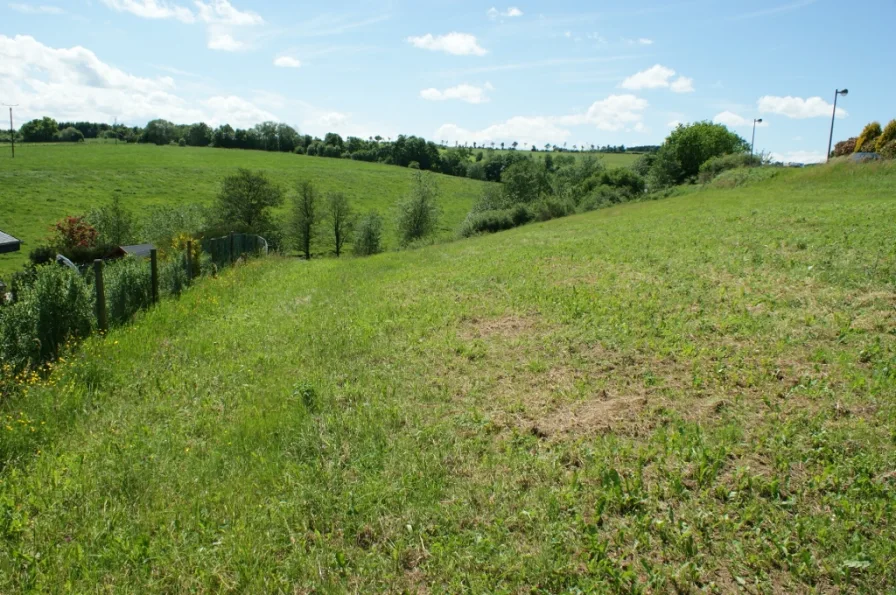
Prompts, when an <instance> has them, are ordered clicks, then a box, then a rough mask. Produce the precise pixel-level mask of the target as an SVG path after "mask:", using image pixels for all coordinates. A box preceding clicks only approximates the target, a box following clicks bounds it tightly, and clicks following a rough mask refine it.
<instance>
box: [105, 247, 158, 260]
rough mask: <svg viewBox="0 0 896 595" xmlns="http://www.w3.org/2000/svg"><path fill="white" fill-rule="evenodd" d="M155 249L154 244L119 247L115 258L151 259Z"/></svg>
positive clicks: (114, 254)
mask: <svg viewBox="0 0 896 595" xmlns="http://www.w3.org/2000/svg"><path fill="white" fill-rule="evenodd" d="M154 248H155V246H153V245H152V244H137V245H136V246H119V247H118V248H116V249H115V252H113V256H119V257H124V256H134V257H136V258H149V253H150V252H151V251H152V250H153V249H154Z"/></svg>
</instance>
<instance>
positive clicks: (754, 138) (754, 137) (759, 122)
mask: <svg viewBox="0 0 896 595" xmlns="http://www.w3.org/2000/svg"><path fill="white" fill-rule="evenodd" d="M756 124H762V118H759V119H758V120H757V119H756V118H753V140H752V141H750V162H751V163H750V165H752V161H753V159H752V157H753V146H754V145H755V144H756Z"/></svg>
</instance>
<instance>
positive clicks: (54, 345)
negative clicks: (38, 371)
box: [0, 265, 94, 370]
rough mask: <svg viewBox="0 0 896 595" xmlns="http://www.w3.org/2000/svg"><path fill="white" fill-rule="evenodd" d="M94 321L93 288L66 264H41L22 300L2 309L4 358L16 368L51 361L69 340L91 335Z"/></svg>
mask: <svg viewBox="0 0 896 595" xmlns="http://www.w3.org/2000/svg"><path fill="white" fill-rule="evenodd" d="M93 321H94V301H93V291H92V288H91V287H90V286H89V285H88V284H87V283H86V282H85V281H84V279H82V278H81V276H80V275H78V274H77V273H75V272H74V271H72V270H70V269H68V268H65V267H59V266H55V265H50V266H44V267H39V268H37V269H36V277H35V279H34V282H33V283H32V284H31V285H30V286H26V287H24V288H22V290H21V291H20V292H19V293H18V300H17V301H16V302H15V303H14V304H12V305H10V306H7V307H5V308H3V309H2V310H0V360H2V361H3V362H4V363H9V364H11V365H12V366H13V368H14V369H16V370H21V369H24V368H27V367H29V366H30V367H34V366H38V365H40V364H41V363H43V362H47V361H50V360H52V359H54V358H56V357H57V356H58V355H59V352H60V350H61V349H62V347H63V346H64V345H65V343H66V341H68V340H69V339H80V338H83V337H86V336H88V335H89V334H90V331H91V329H92V327H93Z"/></svg>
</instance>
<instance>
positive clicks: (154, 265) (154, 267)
mask: <svg viewBox="0 0 896 595" xmlns="http://www.w3.org/2000/svg"><path fill="white" fill-rule="evenodd" d="M149 267H150V278H151V279H152V303H153V304H157V303H158V302H159V252H158V250H156V249H155V248H153V249H152V250H150V251H149Z"/></svg>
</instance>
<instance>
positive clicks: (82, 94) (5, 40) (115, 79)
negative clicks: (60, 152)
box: [0, 35, 279, 127]
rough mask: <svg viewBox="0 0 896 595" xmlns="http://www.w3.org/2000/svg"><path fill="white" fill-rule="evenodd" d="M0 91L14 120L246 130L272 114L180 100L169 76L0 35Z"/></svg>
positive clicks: (242, 103)
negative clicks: (168, 123)
mask: <svg viewBox="0 0 896 595" xmlns="http://www.w3.org/2000/svg"><path fill="white" fill-rule="evenodd" d="M0 88H2V89H4V93H5V97H7V98H8V99H7V100H6V101H7V102H9V103H18V104H20V105H21V107H19V108H18V115H19V118H20V121H27V120H30V119H33V118H38V117H41V116H52V117H54V118H56V119H57V120H87V121H106V122H111V121H112V120H113V119H115V118H117V119H118V121H119V122H126V123H132V124H143V123H145V122H147V121H148V120H151V119H154V118H165V119H168V120H172V121H174V122H179V123H189V122H198V121H204V122H207V123H208V124H210V125H213V126H216V125H219V124H223V123H229V124H231V125H233V126H238V127H248V126H252V125H254V124H256V123H258V122H262V121H265V120H278V119H279V118H277V116H275V115H274V114H272V113H270V112H268V111H267V110H264V109H261V108H259V107H258V106H257V105H255V104H254V103H252V102H250V101H248V100H246V99H243V98H240V97H237V96H233V95H215V96H210V97H198V98H194V97H190V98H185V97H181V96H179V95H178V94H176V84H175V82H174V79H172V78H171V77H169V76H163V77H157V78H146V77H138V76H134V75H132V74H128V73H126V72H124V71H122V70H119V69H118V68H115V67H114V66H110V65H109V64H106V63H105V62H103V61H102V60H100V59H99V58H98V57H97V55H96V54H94V53H93V52H92V51H90V50H88V49H86V48H83V47H80V46H76V47H72V48H52V47H49V46H46V45H44V44H42V43H40V42H38V41H37V40H35V39H34V38H33V37H29V36H16V37H6V36H3V35H0Z"/></svg>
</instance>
